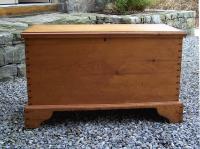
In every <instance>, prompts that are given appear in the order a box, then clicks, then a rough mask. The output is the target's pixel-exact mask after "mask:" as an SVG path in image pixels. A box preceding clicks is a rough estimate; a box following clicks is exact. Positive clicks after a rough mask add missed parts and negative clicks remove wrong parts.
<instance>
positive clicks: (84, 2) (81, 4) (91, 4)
mask: <svg viewBox="0 0 200 149" xmlns="http://www.w3.org/2000/svg"><path fill="white" fill-rule="evenodd" d="M111 1H112V0H60V4H61V5H60V11H62V12H68V13H74V12H99V11H102V10H103V9H104V7H105V5H106V4H107V3H109V2H111Z"/></svg>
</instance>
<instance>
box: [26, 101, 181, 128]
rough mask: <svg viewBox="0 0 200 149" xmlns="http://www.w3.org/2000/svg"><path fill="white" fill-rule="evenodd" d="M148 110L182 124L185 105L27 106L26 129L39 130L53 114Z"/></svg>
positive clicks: (150, 103) (172, 102) (176, 103)
mask: <svg viewBox="0 0 200 149" xmlns="http://www.w3.org/2000/svg"><path fill="white" fill-rule="evenodd" d="M138 108H140V109H146V108H154V109H156V110H157V112H158V114H160V115H161V116H163V117H165V118H167V119H168V120H169V122H172V123H180V122H182V120H183V119H182V113H183V105H182V103H181V102H178V101H170V102H146V103H123V104H81V105H34V106H31V105H27V106H26V107H25V117H26V118H25V127H26V128H37V127H39V126H40V125H41V123H42V122H44V121H45V120H48V119H49V118H51V116H52V115H53V112H56V111H57V112H58V111H83V110H110V109H138Z"/></svg>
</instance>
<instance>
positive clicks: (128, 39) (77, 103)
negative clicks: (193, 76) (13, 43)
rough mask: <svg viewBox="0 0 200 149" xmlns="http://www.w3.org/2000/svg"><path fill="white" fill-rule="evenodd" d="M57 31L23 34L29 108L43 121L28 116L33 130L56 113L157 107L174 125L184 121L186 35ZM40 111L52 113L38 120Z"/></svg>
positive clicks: (156, 28) (162, 30)
mask: <svg viewBox="0 0 200 149" xmlns="http://www.w3.org/2000/svg"><path fill="white" fill-rule="evenodd" d="M54 27H55V28H54ZM54 27H53V26H48V25H47V26H46V29H45V26H35V27H33V28H30V29H28V30H27V31H25V32H24V33H23V36H24V37H25V42H26V64H27V80H28V98H29V100H28V107H27V109H28V111H33V113H36V114H34V115H36V119H38V121H37V120H36V119H33V118H31V114H30V115H29V114H28V115H27V116H26V118H28V119H32V120H29V122H28V123H30V124H29V126H33V127H36V126H39V124H40V123H41V122H42V121H43V120H44V119H47V118H49V117H50V115H51V113H53V112H54V111H55V110H62V109H63V110H71V109H75V110H80V109H82V108H83V109H84V110H90V109H94V110H95V109H99V108H102V109H104V108H105V107H106V106H107V108H108V109H109V108H110V109H113V108H115V106H117V107H116V108H123V107H127V108H128V107H129V108H131V107H132V108H137V107H142V105H145V107H146V108H147V107H149V108H151V107H152V106H151V104H153V105H156V104H157V103H158V104H159V106H153V107H154V108H156V109H157V110H158V112H159V113H160V115H163V116H165V117H167V118H169V119H170V121H171V122H178V121H180V120H181V119H182V118H181V108H179V107H180V105H181V104H180V103H179V102H178V101H179V85H180V71H181V70H180V69H181V55H182V54H181V53H182V51H181V48H182V38H183V36H184V34H183V32H181V31H179V30H176V29H174V28H171V27H166V26H165V25H164V26H163V25H147V26H146V25H141V26H139V25H136V26H135V25H113V28H112V25H97V26H96V25H94V26H91V29H89V27H90V25H80V26H79V25H74V26H73V25H70V26H68V25H66V26H54ZM77 27H78V28H77ZM79 27H80V28H79ZM36 30H37V32H36ZM62 31H63V32H62ZM127 34H129V36H127ZM71 35H74V36H71ZM169 102H170V105H168V104H167V103H169ZM164 103H166V105H165V106H161V105H163V104H164ZM173 104H174V106H173ZM138 105H139V106H138ZM167 105H168V106H167ZM49 106H50V107H49ZM38 107H42V108H44V109H45V108H46V107H48V108H47V109H49V108H50V110H47V111H46V113H43V114H41V116H40V117H37V115H38V114H40V111H35V110H36V109H37V108H38ZM53 107H55V108H56V109H55V110H53ZM63 107H64V108H63ZM79 107H80V109H79ZM92 107H93V108H92ZM166 107H167V108H166ZM31 108H32V109H31ZM34 108H35V109H34ZM170 108H172V110H171V111H170V110H169V109H170ZM165 109H167V110H165ZM41 110H42V109H41ZM42 115H43V116H42Z"/></svg>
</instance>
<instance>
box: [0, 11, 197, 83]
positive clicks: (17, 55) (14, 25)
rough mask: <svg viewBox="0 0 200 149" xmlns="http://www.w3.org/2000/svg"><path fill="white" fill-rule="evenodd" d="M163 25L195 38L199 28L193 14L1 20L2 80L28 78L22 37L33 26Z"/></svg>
mask: <svg viewBox="0 0 200 149" xmlns="http://www.w3.org/2000/svg"><path fill="white" fill-rule="evenodd" d="M104 23H113V24H117V23H120V24H129V23H131V24H139V23H142V24H159V23H165V24H168V25H171V26H174V27H176V28H179V29H183V30H185V31H186V32H187V33H188V34H191V33H192V31H193V28H194V27H195V12H193V11H154V12H150V11H149V12H146V13H141V14H133V15H120V16H117V15H104V14H97V13H78V14H77V13H76V14H66V13H49V14H40V15H35V16H24V17H13V18H1V19H0V80H5V79H13V78H15V77H19V76H24V75H25V64H24V60H25V54H24V41H23V39H22V38H21V36H20V33H21V32H22V31H23V30H24V29H26V28H27V27H28V26H31V25H33V24H104Z"/></svg>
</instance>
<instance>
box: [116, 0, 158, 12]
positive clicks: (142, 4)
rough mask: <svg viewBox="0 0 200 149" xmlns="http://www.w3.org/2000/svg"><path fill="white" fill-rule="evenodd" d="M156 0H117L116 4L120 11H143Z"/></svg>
mask: <svg viewBox="0 0 200 149" xmlns="http://www.w3.org/2000/svg"><path fill="white" fill-rule="evenodd" d="M155 1H156V0H116V1H115V5H116V7H117V9H118V11H121V12H124V11H143V10H144V9H145V8H146V7H148V6H151V5H153V4H154V3H155Z"/></svg>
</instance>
